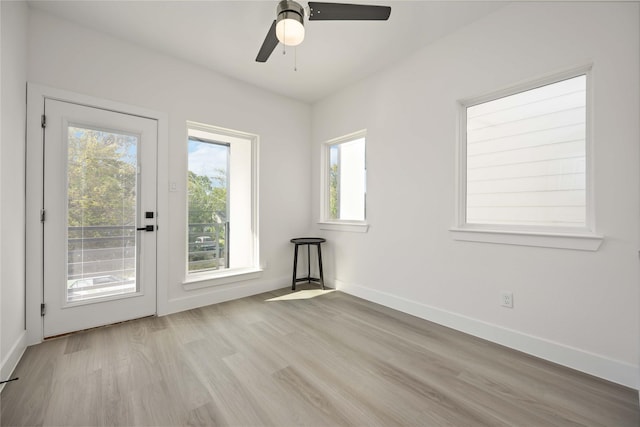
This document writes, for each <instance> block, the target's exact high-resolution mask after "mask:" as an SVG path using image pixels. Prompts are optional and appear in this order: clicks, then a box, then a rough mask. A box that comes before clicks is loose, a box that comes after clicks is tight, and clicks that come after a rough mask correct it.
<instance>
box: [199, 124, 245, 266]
mask: <svg viewBox="0 0 640 427" xmlns="http://www.w3.org/2000/svg"><path fill="white" fill-rule="evenodd" d="M187 142H188V144H187V147H188V177H187V186H188V225H187V256H188V259H187V274H188V275H192V274H199V275H202V274H214V275H215V274H216V272H218V271H220V270H234V269H247V268H255V267H256V265H257V252H256V251H257V244H256V238H257V221H256V218H257V213H256V203H255V190H256V185H255V184H256V183H255V178H256V176H255V170H254V169H255V164H256V162H255V151H256V147H255V144H256V138H255V136H253V135H248V134H244V133H240V132H235V131H229V130H225V129H220V128H216V127H213V126H208V125H201V124H197V123H191V122H189V123H188V141H187Z"/></svg>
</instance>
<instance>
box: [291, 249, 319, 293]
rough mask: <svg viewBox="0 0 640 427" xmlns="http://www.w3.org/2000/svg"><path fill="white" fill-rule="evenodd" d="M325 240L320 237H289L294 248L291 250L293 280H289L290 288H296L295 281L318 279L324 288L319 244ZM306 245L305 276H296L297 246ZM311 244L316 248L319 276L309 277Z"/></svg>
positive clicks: (309, 281)
mask: <svg viewBox="0 0 640 427" xmlns="http://www.w3.org/2000/svg"><path fill="white" fill-rule="evenodd" d="M324 242H326V239H323V238H322V237H298V238H296V239H291V243H293V244H294V245H295V249H294V252H293V280H292V281H291V290H293V291H295V290H296V283H297V282H304V281H307V282H308V283H311V281H312V280H313V281H316V282H317V281H319V282H320V286H321V287H322V289H324V276H323V275H322V250H321V249H320V244H321V243H324ZM300 245H306V246H307V261H308V262H307V277H301V278H299V279H298V278H296V273H297V269H298V246H300ZM311 245H315V246H316V247H317V248H318V271H319V273H320V278H317V277H311Z"/></svg>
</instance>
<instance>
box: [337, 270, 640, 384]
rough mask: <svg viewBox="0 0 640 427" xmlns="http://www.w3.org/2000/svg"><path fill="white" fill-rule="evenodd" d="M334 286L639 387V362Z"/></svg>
mask: <svg viewBox="0 0 640 427" xmlns="http://www.w3.org/2000/svg"><path fill="white" fill-rule="evenodd" d="M335 285H336V289H338V290H339V291H342V292H345V293H348V294H351V295H354V296H356V297H359V298H362V299H365V300H367V301H371V302H375V303H377V304H381V305H384V306H386V307H389V308H393V309H395V310H398V311H402V312H404V313H407V314H411V315H413V316H416V317H419V318H422V319H425V320H429V321H431V322H434V323H437V324H440V325H443V326H447V327H449V328H452V329H455V330H458V331H461V332H464V333H467V334H469V335H473V336H476V337H478V338H482V339H485V340H487V341H491V342H494V343H497V344H500V345H503V346H505V347H509V348H513V349H515V350H519V351H522V352H524V353H527V354H530V355H532V356H536V357H539V358H541V359H545V360H548V361H550V362H553V363H557V364H559V365H563V366H567V367H569V368H572V369H576V370H578V371H581V372H585V373H587V374H590V375H593V376H596V377H599V378H603V379H605V380H608V381H611V382H614V383H617V384H621V385H624V386H626V387H630V388H633V389H636V390H638V389H640V383H639V380H638V379H639V370H638V366H635V365H631V364H629V363H625V362H621V361H619V360H614V359H610V358H607V357H604V356H601V355H598V354H594V353H590V352H587V351H584V350H580V349H578V348H574V347H570V346H567V345H564V344H560V343H557V342H553V341H550V340H546V339H543V338H539V337H535V336H532V335H528V334H524V333H522V332H518V331H515V330H512V329H508V328H504V327H501V326H497V325H494V324H491V323H487V322H483V321H480V320H477V319H473V318H471V317H467V316H463V315H460V314H457V313H453V312H449V311H446V310H442V309H439V308H436V307H432V306H429V305H426V304H422V303H419V302H416V301H412V300H408V299H405V298H402V297H399V296H396V295H392V294H389V293H386V292H381V291H377V290H374V289H370V288H367V287H365V286H360V285H355V284H350V283H345V282H341V281H339V280H336V281H335Z"/></svg>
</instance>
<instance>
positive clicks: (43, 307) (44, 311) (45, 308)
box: [40, 303, 47, 316]
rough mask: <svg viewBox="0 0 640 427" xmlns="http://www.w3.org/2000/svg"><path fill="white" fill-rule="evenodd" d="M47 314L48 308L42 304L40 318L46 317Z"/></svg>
mask: <svg viewBox="0 0 640 427" xmlns="http://www.w3.org/2000/svg"><path fill="white" fill-rule="evenodd" d="M46 312H47V306H46V305H44V303H42V304H40V316H44V315H45V313H46Z"/></svg>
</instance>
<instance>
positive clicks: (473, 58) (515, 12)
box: [312, 2, 640, 387]
mask: <svg viewBox="0 0 640 427" xmlns="http://www.w3.org/2000/svg"><path fill="white" fill-rule="evenodd" d="M639 51H640V46H639V11H638V4H637V3H610V2H607V3H591V2H584V3H582V2H581V3H577V2H566V3H559V4H555V3H551V2H544V3H515V4H512V5H510V6H507V7H505V8H503V9H500V10H498V11H497V12H495V13H494V14H492V15H489V16H487V17H485V18H484V19H482V20H479V21H477V22H475V23H473V24H471V25H470V26H468V27H466V28H463V29H462V30H460V31H458V32H457V33H455V34H453V35H451V36H449V37H447V38H445V39H442V40H440V41H438V42H436V43H434V44H432V45H430V46H428V47H425V48H424V49H423V50H421V51H419V52H417V53H416V54H415V55H413V56H412V57H410V58H408V59H406V60H405V61H402V62H400V63H398V64H397V65H395V66H394V67H392V68H390V69H387V70H386V71H384V72H381V73H378V74H377V75H375V76H373V77H371V78H369V79H367V80H365V81H363V82H360V83H359V84H357V85H354V86H352V87H349V88H347V89H345V90H343V91H341V92H339V93H336V94H334V95H333V96H330V97H329V98H327V99H325V100H323V101H321V102H319V103H317V104H316V105H314V106H313V109H312V129H313V131H312V144H313V146H312V156H313V162H312V167H313V171H314V173H313V178H312V179H313V182H312V189H313V193H314V197H313V199H312V203H313V210H312V217H313V219H314V221H316V220H317V219H318V218H319V213H320V208H319V200H318V199H319V186H320V183H319V179H318V177H319V167H320V145H321V144H322V142H324V141H326V140H329V139H332V138H336V137H339V136H341V135H344V134H348V133H350V132H354V131H356V130H360V129H363V128H366V129H367V179H368V183H367V216H368V221H369V222H370V224H371V227H370V228H369V232H368V233H366V234H361V233H346V232H323V233H324V236H325V237H326V238H327V239H328V245H327V246H328V249H327V251H326V252H327V255H326V259H327V261H326V263H325V266H326V268H327V271H325V277H330V278H333V280H334V281H335V283H336V284H337V286H338V287H339V288H340V289H342V290H345V291H347V292H351V293H353V294H356V295H360V296H362V297H365V298H368V299H370V300H374V301H378V302H381V303H383V304H386V305H389V306H392V307H396V308H399V309H402V310H405V311H408V312H410V313H413V314H415V315H418V316H421V317H425V318H428V319H432V320H434V321H437V322H440V323H443V324H446V325H449V326H452V327H454V328H457V329H460V330H463V331H466V332H469V333H472V334H475V335H478V336H481V337H484V338H487V339H490V340H493V341H496V342H501V343H503V344H505V345H508V346H511V347H514V348H518V349H521V350H524V351H526V352H529V353H532V354H535V355H538V356H541V357H544V358H547V359H550V360H553V361H555V362H558V363H561V364H564V365H568V366H572V367H574V368H577V369H580V370H583V371H586V372H590V373H592V374H594V375H598V376H601V377H605V378H608V379H610V380H612V381H616V382H619V383H622V384H626V385H628V386H632V387H638V360H639V354H638V339H639V337H640V330H639V326H640V322H639V301H640V298H639V297H640V294H639V291H638V284H639V279H640V274H639V268H638V264H639V261H638V249H639V245H638V236H639V231H640V230H639V220H640V202H639V197H638V194H639V190H640V188H639V186H640V174H639V170H640V168H639V167H638V158H639V150H638V141H639V138H640V132H639V129H638V117H639V114H640V108H639V99H638V93H639V90H640V88H639V79H638V76H639V75H640V67H639ZM589 62H593V101H594V111H593V119H594V124H593V142H594V144H595V153H594V154H595V156H594V175H595V210H596V221H597V231H598V232H599V233H601V234H604V236H605V240H604V243H603V245H602V246H601V248H600V249H599V250H598V251H597V252H584V251H575V250H561V249H547V248H534V247H525V246H508V245H498V244H483V243H472V242H459V241H454V240H453V239H452V236H451V235H450V232H449V231H448V230H449V228H451V227H452V226H453V225H455V212H454V206H455V194H456V193H455V191H456V184H455V181H456V144H457V139H456V129H457V108H456V104H457V101H458V100H460V99H463V98H469V97H473V96H479V95H482V94H486V93H490V92H493V91H495V90H498V89H502V88H505V87H507V86H510V85H513V84H516V83H521V82H524V81H527V80H532V79H535V78H538V77H542V76H545V75H548V74H551V73H554V72H558V71H562V70H565V69H568V68H569V69H570V68H572V67H575V66H578V65H584V64H587V63H589ZM399 189H403V190H402V191H399ZM501 290H511V291H513V293H514V304H515V306H514V308H513V309H507V308H503V307H500V306H499V294H500V291H501Z"/></svg>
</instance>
